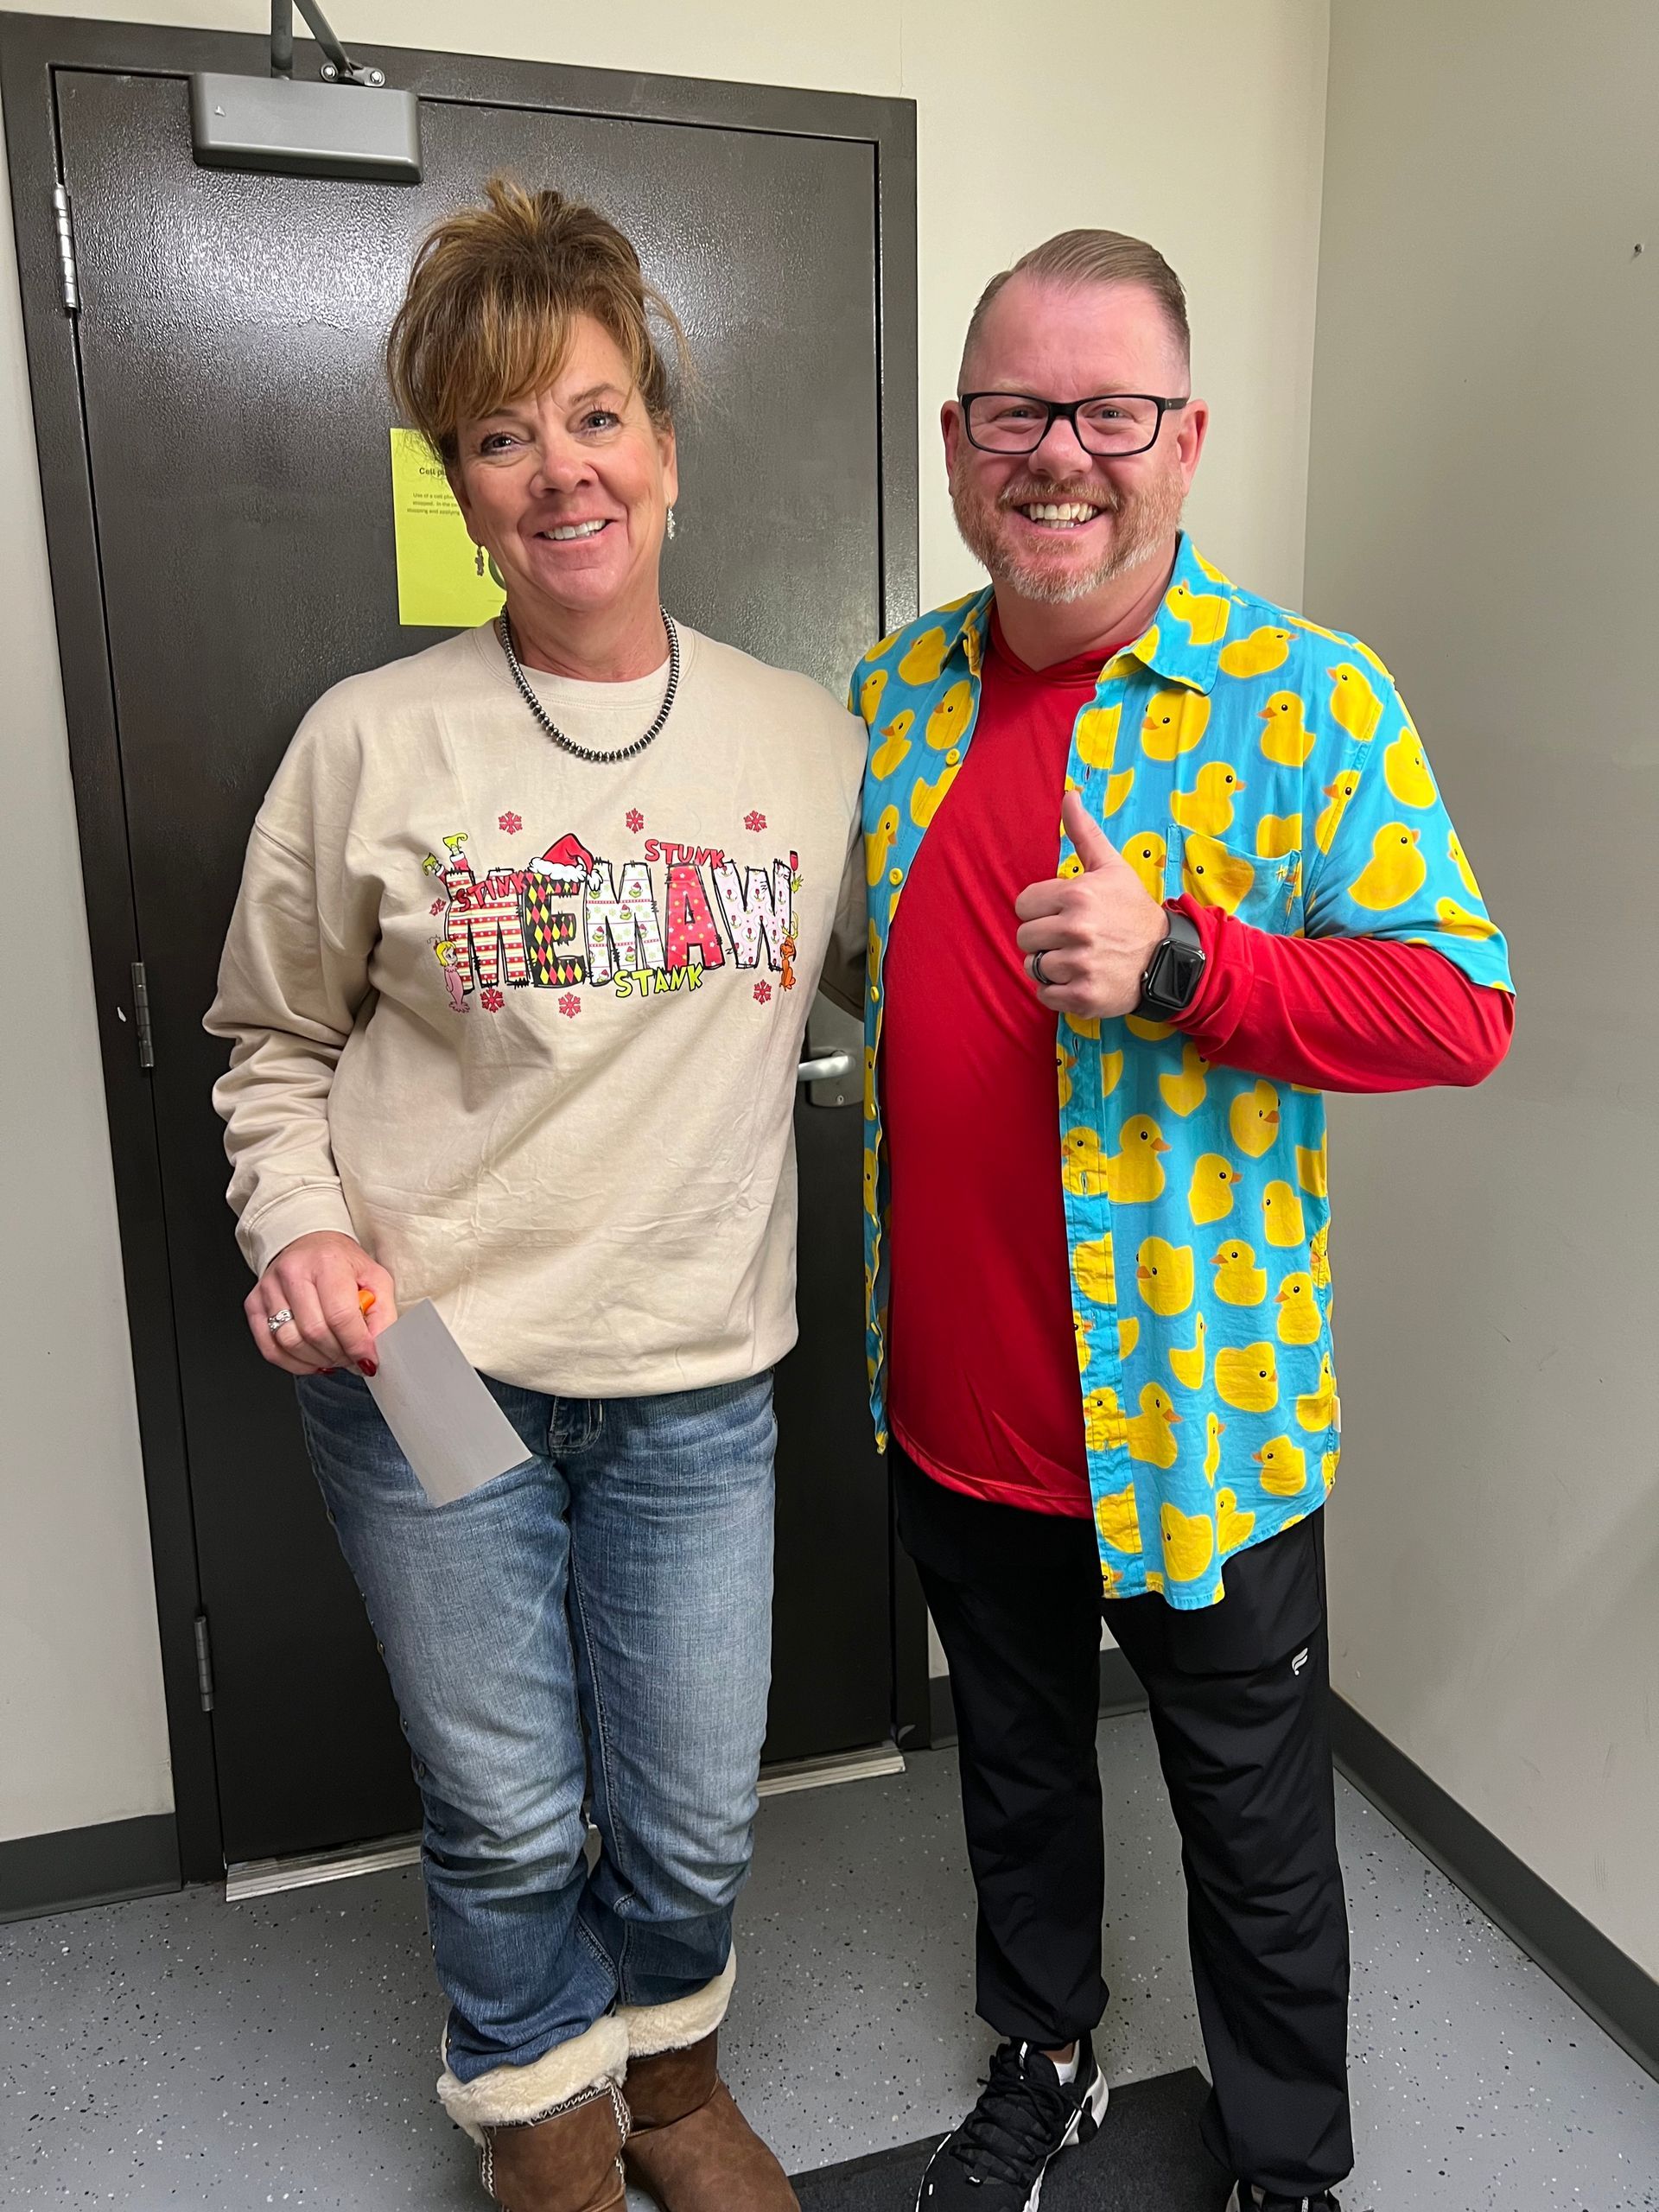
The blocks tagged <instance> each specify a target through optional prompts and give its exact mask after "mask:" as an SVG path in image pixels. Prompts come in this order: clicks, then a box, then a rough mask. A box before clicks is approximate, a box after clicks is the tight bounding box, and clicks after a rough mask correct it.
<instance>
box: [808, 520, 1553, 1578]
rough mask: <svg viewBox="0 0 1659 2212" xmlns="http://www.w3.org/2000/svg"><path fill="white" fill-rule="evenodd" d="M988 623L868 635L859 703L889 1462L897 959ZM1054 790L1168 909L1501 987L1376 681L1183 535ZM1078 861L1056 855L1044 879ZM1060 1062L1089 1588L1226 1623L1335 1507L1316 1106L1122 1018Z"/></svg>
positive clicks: (1448, 838) (1427, 788)
mask: <svg viewBox="0 0 1659 2212" xmlns="http://www.w3.org/2000/svg"><path fill="white" fill-rule="evenodd" d="M991 601H992V594H991V591H990V589H989V588H986V589H985V590H983V591H982V592H979V593H976V594H972V595H970V596H969V597H968V598H966V599H962V600H958V601H955V602H954V603H953V604H952V605H950V606H949V607H942V608H939V609H938V610H936V611H935V612H934V613H931V614H926V615H924V616H922V617H921V618H920V619H919V620H918V621H915V622H912V623H911V624H909V625H907V626H906V628H904V629H903V630H900V631H899V632H896V633H895V634H894V635H893V636H892V637H890V638H884V639H882V640H881V642H880V644H879V645H875V646H874V647H873V648H872V649H871V651H870V652H868V653H867V654H866V655H865V657H864V658H863V659H862V660H861V662H860V663H859V665H858V667H857V669H856V670H855V672H854V676H853V681H852V689H851V703H852V706H853V708H854V709H855V711H856V712H858V713H860V714H861V715H862V716H863V719H864V721H865V723H866V725H867V727H868V730H869V739H870V751H869V762H868V773H867V777H866V781H865V790H864V851H865V874H866V879H867V881H868V887H869V931H868V965H867V973H866V990H865V1055H864V1058H865V1090H864V1117H865V1147H864V1210H865V1224H864V1230H865V1286H866V1292H867V1297H868V1315H867V1329H868V1344H867V1349H868V1365H869V1376H870V1391H871V1409H872V1412H873V1414H874V1420H875V1425H876V1432H877V1436H878V1440H879V1441H880V1443H881V1445H882V1446H883V1448H884V1449H885V1447H886V1443H887V1433H886V1431H887V1417H886V1410H885V1406H886V1383H887V1306H888V1279H887V1264H888V1262H887V1219H888V1208H889V1205H890V1194H891V1177H890V1173H889V1166H888V1161H887V1154H886V1148H885V1142H884V1135H883V1129H882V1120H881V1081H880V1054H881V1037H882V1016H883V994H882V963H883V960H884V957H885V954H886V950H887V940H888V935H889V932H890V931H891V929H892V926H893V917H894V915H895V914H896V912H898V909H899V904H900V902H901V900H902V899H903V896H904V889H905V884H906V878H907V877H908V875H909V874H910V871H911V868H912V866H913V864H914V862H915V859H916V855H917V852H918V849H919V848H920V846H921V842H922V840H923V838H924V837H925V836H926V834H927V830H928V828H929V825H930V824H931V822H932V820H933V818H934V816H935V815H936V814H937V813H938V810H939V808H940V806H941V805H942V804H944V800H945V798H946V796H947V794H948V793H949V791H950V786H951V785H952V783H953V782H954V781H955V779H956V777H957V772H958V771H959V769H960V767H961V766H962V763H963V760H964V759H965V757H966V755H967V753H968V751H969V747H970V746H971V744H972V742H973V735H974V725H975V720H976V715H977V712H978V706H979V691H980V667H981V661H982V655H983V653H984V651H985V645H986V639H987V634H988V625H989V621H990V613H991ZM1067 780H1068V783H1070V784H1071V785H1075V786H1076V787H1077V789H1078V790H1079V791H1081V792H1082V794H1083V797H1084V802H1085V804H1087V806H1088V808H1089V810H1090V813H1091V814H1092V815H1093V816H1094V817H1095V818H1096V821H1098V822H1100V823H1103V826H1104V828H1105V829H1106V832H1107V835H1108V836H1109V837H1110V838H1111V839H1112V841H1113V842H1114V843H1115V844H1116V847H1117V849H1118V850H1119V851H1120V852H1121V853H1122V855H1123V857H1124V859H1125V860H1126V861H1128V863H1129V865H1130V866H1131V867H1132V868H1134V869H1135V872H1136V874H1138V875H1139V876H1140V877H1141V881H1142V882H1143V883H1144V884H1145V885H1146V887H1147V891H1148V892H1149V893H1151V895H1152V896H1153V897H1154V898H1155V899H1160V900H1161V899H1173V898H1177V897H1179V896H1180V895H1181V894H1182V893H1186V894H1187V895H1189V896H1190V897H1191V898H1192V899H1194V900H1195V901H1197V902H1198V903H1199V904H1201V905H1207V906H1224V907H1225V908H1226V910H1227V911H1228V912H1230V914H1232V915H1234V916H1236V918H1237V919H1239V920H1240V921H1242V922H1244V923H1246V924H1249V925H1251V926H1253V927H1255V928H1256V929H1260V930H1265V931H1270V932H1272V933H1274V934H1275V935H1281V936H1306V937H1308V938H1322V937H1367V938H1380V939H1384V940H1394V941H1395V942H1404V943H1409V944H1429V945H1432V946H1433V947H1434V948H1435V949H1436V950H1438V951H1440V953H1442V954H1444V955H1445V957H1446V958H1447V959H1448V960H1450V961H1452V963H1454V964H1455V965H1456V966H1457V967H1458V968H1459V969H1462V970H1463V972H1464V973H1465V975H1466V976H1469V977H1470V979H1471V981H1472V982H1475V983H1478V984H1481V985H1485V986H1490V987H1491V988H1494V989H1497V990H1504V991H1508V990H1510V989H1511V988H1512V985H1511V983H1510V970H1509V961H1508V956H1507V953H1506V950H1505V947H1504V944H1503V938H1502V936H1501V935H1500V934H1499V932H1498V931H1497V927H1496V925H1494V924H1493V923H1492V921H1491V919H1490V918H1489V917H1488V915H1487V912H1486V909H1485V906H1484V902H1483V901H1482V899H1481V895H1480V892H1479V889H1478V886H1477V884H1476V882H1475V880H1474V877H1473V875H1472V874H1471V871H1470V868H1469V863H1468V861H1467V859H1466V858H1465V855H1464V851H1463V848H1462V846H1461V844H1460V843H1459V840H1458V836H1457V832H1456V831H1455V829H1453V828H1452V822H1451V818H1450V817H1449V816H1448V814H1447V812H1446V808H1445V805H1444V804H1443V802H1442V801H1441V798H1440V791H1439V789H1438V786H1437V785H1436V784H1435V781H1434V779H1433V773H1432V772H1431V770H1430V768H1429V766H1428V763H1427V760H1426V758H1425V756H1424V753H1423V749H1422V746H1421V741H1420V739H1419V737H1418V734H1417V731H1416V729H1415V728H1414V725H1413V723H1412V721H1411V717H1410V715H1408V713H1407V711H1406V709H1405V707H1404V706H1403V704H1402V702H1401V699H1400V696H1399V694H1398V692H1397V691H1396V690H1395V687H1394V683H1393V681H1392V679H1391V678H1390V677H1389V672H1388V671H1387V669H1386V668H1384V666H1383V664H1382V662H1381V661H1380V660H1379V659H1378V658H1376V654H1375V653H1373V652H1371V651H1370V648H1369V647H1368V646H1365V645H1362V644H1360V642H1359V641H1358V640H1357V639H1355V638H1351V637H1348V636H1345V635H1344V634H1343V633H1341V632H1337V631H1332V630H1326V629H1323V628H1321V627H1320V626H1319V625H1318V624H1317V623H1313V622H1310V621H1308V620H1306V618H1305V617H1303V616H1301V615H1299V614H1294V613H1289V612H1287V610H1285V609H1284V608H1282V607H1274V606H1273V605H1271V604H1270V603H1269V602H1268V601H1264V600H1262V599H1259V598H1256V597H1255V595H1254V594H1250V593H1249V592H1246V591H1242V590H1240V589H1239V588H1237V587H1236V585H1234V584H1232V583H1231V582H1229V580H1228V579H1227V578H1226V577H1225V576H1224V575H1222V574H1221V572H1220V571H1219V570H1218V569H1214V568H1212V567H1211V565H1210V563H1208V562H1207V561H1205V559H1204V557H1203V556H1201V555H1200V554H1199V553H1198V551H1197V550H1195V548H1194V547H1193V546H1192V543H1191V541H1190V539H1188V538H1186V537H1182V538H1181V540H1180V542H1179V549H1178V551H1177V556H1176V561H1175V566H1174V569H1173V574H1172V576H1171V579H1170V583H1169V586H1168V588H1167V590H1166V593H1165V594H1164V598H1163V601H1162V602H1161V605H1160V608H1159V613H1158V619H1157V620H1156V621H1155V623H1154V625H1153V626H1152V627H1151V628H1150V629H1148V630H1147V631H1146V632H1144V634H1143V635H1142V636H1141V637H1140V638H1138V639H1136V640H1135V642H1134V644H1133V645H1128V646H1127V647H1125V648H1124V649H1123V650H1122V651H1121V652H1117V653H1116V655H1115V656H1114V657H1113V658H1112V659H1111V660H1110V661H1109V662H1108V663H1107V664H1106V665H1105V666H1104V667H1103V669H1102V670H1101V671H1100V677H1099V681H1098V683H1097V684H1096V688H1095V691H1094V695H1093V697H1092V698H1091V699H1090V701H1089V702H1087V703H1086V704H1085V705H1084V707H1083V708H1082V709H1081V710H1080V711H1079V713H1078V714H1077V719H1076V721H1075V723H1074V725H1073V728H1072V733H1071V758H1070V761H1069V764H1068V769H1067ZM1079 866H1080V862H1079V861H1078V860H1077V855H1076V854H1075V853H1074V852H1073V850H1072V849H1071V845H1070V843H1069V842H1068V841H1065V839H1064V838H1063V839H1062V842H1061V848H1060V868H1061V872H1062V873H1074V872H1076V870H1077V868H1078V867H1079ZM1014 926H1015V923H1014V916H1013V915H1012V913H1010V915H1009V917H1008V927H1009V929H1010V930H1011V931H1012V930H1013V929H1014ZM939 950H940V957H949V950H948V948H946V947H941V948H940V949H939ZM1060 1042H1063V1043H1064V1046H1065V1052H1066V1056H1067V1058H1068V1059H1070V1060H1071V1061H1072V1062H1074V1063H1075V1065H1072V1066H1071V1071H1070V1081H1069V1083H1067V1084H1064V1085H1060V1086H1058V1088H1057V1103H1056V1111H1057V1113H1058V1120H1059V1131H1060V1160H1061V1168H1060V1173H1061V1179H1062V1182H1063V1184H1064V1188H1065V1224H1066V1243H1067V1249H1068V1254H1069V1259H1070V1266H1071V1293H1072V1309H1073V1320H1074V1322H1075V1325H1076V1331H1077V1368H1078V1376H1079V1382H1078V1388H1079V1391H1080V1393H1081V1396H1082V1401H1083V1411H1084V1427H1085V1433H1086V1437H1087V1451H1088V1464H1089V1483H1090V1493H1091V1496H1092V1498H1093V1503H1094V1519H1095V1531H1096V1543H1097V1548H1098V1551H1099V1555H1100V1562H1101V1576H1102V1581H1103V1586H1104V1590H1105V1593H1106V1595H1107V1596H1108V1597H1111V1598H1130V1597H1136V1596H1139V1595H1141V1594H1142V1593H1143V1592H1147V1591H1161V1592H1162V1593H1163V1595H1164V1596H1165V1598H1166V1599H1167V1600H1168V1602H1169V1603H1170V1604H1172V1605H1176V1606H1178V1607H1179V1608H1181V1609H1182V1610H1184V1611H1186V1610H1196V1609H1197V1608H1198V1607H1199V1606H1203V1605H1213V1604H1217V1603H1219V1602H1220V1600H1221V1599H1222V1597H1223V1596H1224V1588H1223V1582H1222V1567H1223V1563H1224V1560H1226V1559H1227V1557H1228V1556H1229V1554H1231V1553H1233V1552H1236V1551H1239V1550H1241V1549H1243V1548H1245V1547H1246V1546H1248V1545H1251V1544H1258V1543H1262V1542H1265V1541H1267V1539H1268V1538H1269V1537H1271V1536H1274V1535H1278V1534H1279V1532H1280V1531H1281V1529H1286V1528H1288V1527H1289V1526H1290V1525H1291V1524H1292V1522H1295V1521H1299V1520H1300V1519H1301V1518H1302V1517H1303V1516H1305V1515H1306V1514H1307V1513H1309V1512H1312V1511H1313V1510H1315V1509H1316V1508H1318V1507H1319V1506H1320V1505H1322V1504H1323V1503H1325V1497H1326V1496H1327V1494H1328V1493H1329V1491H1330V1488H1331V1484H1332V1480H1333V1479H1334V1477H1335V1474H1336V1467H1337V1459H1338V1452H1339V1449H1340V1431H1341V1415H1340V1408H1339V1406H1338V1399H1337V1388H1336V1376H1335V1367H1334V1362H1333V1356H1332V1341H1331V1324H1330V1308H1331V1269H1330V1263H1329V1259H1328V1255H1327V1236H1328V1224H1329V1219H1330V1205H1329V1201H1328V1198H1327V1195H1326V1173H1325V1162H1326V1144H1325V1101H1324V1097H1323V1096H1322V1095H1321V1094H1320V1093H1319V1092H1318V1091H1314V1090H1305V1089H1303V1088H1302V1087H1301V1086H1300V1085H1294V1084H1274V1083H1270V1082H1268V1081H1266V1080H1265V1079H1263V1078H1261V1077H1255V1076H1253V1075H1251V1074H1249V1073H1248V1072H1245V1071H1239V1070H1235V1069H1230V1068H1224V1067H1219V1066H1211V1065H1209V1064H1208V1063H1206V1062H1205V1061H1204V1060H1202V1059H1201V1058H1198V1055H1197V1054H1196V1053H1195V1052H1193V1051H1192V1048H1191V1046H1188V1045H1187V1044H1186V1042H1185V1039H1183V1038H1182V1036H1181V1034H1180V1033H1179V1031H1178V1030H1175V1029H1173V1028H1170V1027H1166V1026H1165V1025H1162V1024H1160V1023H1154V1022H1148V1021H1145V1020H1141V1019H1139V1018H1138V1017H1136V1016H1134V1015H1130V1016H1128V1017H1127V1018H1125V1019H1122V1020H1101V1021H1084V1020H1078V1019H1077V1018H1076V1017H1073V1016H1071V1015H1067V1016H1065V1018H1064V1024H1063V1027H1060V1028H1059V1029H1058V1032H1057V1043H1060ZM942 1137H943V1133H942ZM1177 1416H1179V1417H1177Z"/></svg>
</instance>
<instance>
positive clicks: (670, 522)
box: [668, 507, 674, 537]
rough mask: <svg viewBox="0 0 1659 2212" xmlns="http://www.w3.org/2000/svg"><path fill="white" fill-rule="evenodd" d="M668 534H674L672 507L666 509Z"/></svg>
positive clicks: (671, 535)
mask: <svg viewBox="0 0 1659 2212" xmlns="http://www.w3.org/2000/svg"><path fill="white" fill-rule="evenodd" d="M668 534H669V536H670V537H673V535H674V510H673V508H672V507H671V508H670V509H669V511H668Z"/></svg>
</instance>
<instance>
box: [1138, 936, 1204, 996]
mask: <svg viewBox="0 0 1659 2212" xmlns="http://www.w3.org/2000/svg"><path fill="white" fill-rule="evenodd" d="M1203 970H1204V955H1203V954H1202V953H1201V952H1198V951H1195V950H1193V948H1192V946H1191V945H1185V944H1178V943H1177V942H1176V940H1175V939H1174V938H1165V939H1164V941H1163V943H1162V944H1160V946H1159V948H1158V950H1157V951H1156V952H1155V953H1154V955H1153V958H1152V968H1151V971H1150V973H1149V974H1148V976H1147V998H1148V999H1149V1000H1153V1001H1156V1003H1157V1004H1158V1005H1159V1006H1160V1007H1166V1008H1168V1010H1169V1011H1170V1012H1171V1013H1173V1014H1179V1012H1180V1011H1181V1009H1182V1008H1183V1007H1185V1004H1186V1002H1187V1001H1188V1000H1189V999H1190V998H1191V997H1192V994H1193V992H1194V991H1195V990H1196V989H1197V988H1198V977H1199V976H1200V975H1201V974H1202V973H1203Z"/></svg>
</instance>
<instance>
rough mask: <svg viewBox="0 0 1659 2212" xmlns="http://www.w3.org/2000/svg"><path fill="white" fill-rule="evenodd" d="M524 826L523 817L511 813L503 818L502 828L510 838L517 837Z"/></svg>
mask: <svg viewBox="0 0 1659 2212" xmlns="http://www.w3.org/2000/svg"><path fill="white" fill-rule="evenodd" d="M501 827H502V828H503V829H505V831H506V833H507V835H508V836H509V837H516V836H518V832H519V831H520V830H521V829H523V828H524V820H523V817H521V816H519V815H517V814H511V813H509V814H504V815H503V816H502V817H501Z"/></svg>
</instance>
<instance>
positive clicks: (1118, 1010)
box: [1014, 791, 1169, 1020]
mask: <svg viewBox="0 0 1659 2212" xmlns="http://www.w3.org/2000/svg"><path fill="white" fill-rule="evenodd" d="M1060 821H1061V824H1062V826H1063V827H1064V829H1065V834H1066V836H1068V837H1069V838H1070V839H1071V843H1072V846H1073V848H1074V849H1075V850H1076V853H1077V858H1078V859H1079V860H1080V861H1082V862H1083V870H1084V872H1083V874H1081V875H1071V876H1065V875H1056V876H1052V877H1051V878H1050V879H1049V880H1047V881H1046V882H1044V883H1033V884H1032V885H1030V886H1029V887H1028V888H1027V889H1026V890H1024V891H1022V892H1021V893H1020V896H1019V897H1018V898H1017V899H1015V900H1014V912H1015V914H1016V915H1017V916H1018V918H1019V921H1020V931H1019V934H1018V937H1017V938H1016V939H1015V942H1016V943H1017V944H1018V945H1019V947H1020V951H1021V952H1023V953H1024V954H1025V956H1026V966H1027V969H1028V970H1029V969H1032V968H1033V964H1034V963H1035V961H1036V959H1037V958H1038V957H1039V955H1040V956H1041V959H1042V974H1041V975H1040V976H1036V975H1033V976H1032V981H1033V984H1034V985H1035V987H1036V991H1037V995H1038V997H1039V999H1040V1000H1041V1001H1042V1002H1043V1004H1044V1005H1045V1006H1048V1007H1053V1009H1054V1011H1055V1012H1056V1013H1057V1014H1077V1015H1079V1016H1081V1017H1082V1018H1084V1020H1102V1019H1109V1018H1110V1017H1111V1016H1113V1015H1116V1014H1133V1013H1134V1011H1135V1007H1136V1006H1137V1005H1138V1004H1139V1003H1140V999H1141V977H1142V976H1144V975H1145V974H1146V971H1147V962H1148V961H1149V960H1150V959H1151V958H1152V956H1153V953H1154V950H1155V949H1156V947H1157V946H1158V945H1159V944H1161V943H1162V941H1163V938H1164V937H1165V936H1166V933H1167V931H1168V928H1169V918H1168V916H1167V915H1166V913H1165V912H1164V910H1163V908H1162V907H1161V906H1160V905H1159V904H1158V902H1157V900H1156V899H1151V898H1148V897H1147V891H1146V887H1145V886H1144V885H1143V884H1142V882H1141V879H1140V877H1139V876H1138V875H1137V874H1135V870H1134V869H1133V868H1131V867H1130V866H1129V864H1128V861H1126V860H1125V859H1124V858H1123V856H1122V854H1121V853H1120V852H1119V851H1118V850H1117V848H1116V846H1115V845H1114V844H1113V843H1112V842H1111V840H1110V838H1109V837H1108V836H1107V835H1106V832H1105V831H1104V830H1103V829H1102V828H1101V827H1100V825H1099V823H1097V822H1096V821H1095V819H1094V818H1093V817H1092V816H1091V815H1090V812H1089V810H1088V809H1087V807H1085V806H1084V803H1083V799H1082V796H1081V794H1080V793H1078V792H1077V791H1067V793H1066V795H1065V804H1064V806H1063V807H1062V808H1061V810H1060Z"/></svg>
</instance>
